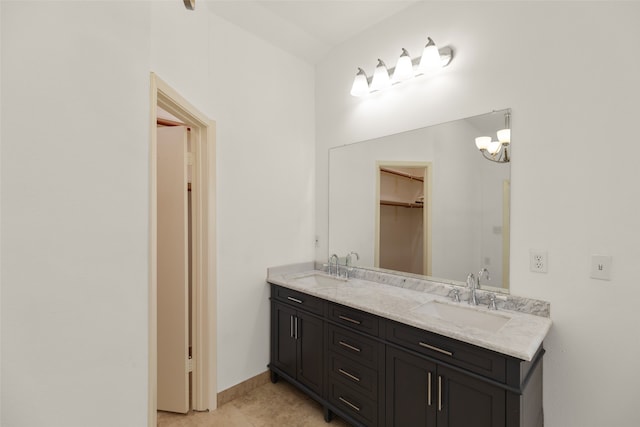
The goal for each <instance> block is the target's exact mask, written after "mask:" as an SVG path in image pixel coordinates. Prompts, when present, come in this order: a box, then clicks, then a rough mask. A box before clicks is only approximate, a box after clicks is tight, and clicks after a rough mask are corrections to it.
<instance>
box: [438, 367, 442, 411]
mask: <svg viewBox="0 0 640 427" xmlns="http://www.w3.org/2000/svg"><path fill="white" fill-rule="evenodd" d="M438 411H442V377H441V376H440V375H438Z"/></svg>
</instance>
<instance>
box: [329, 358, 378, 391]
mask: <svg viewBox="0 0 640 427" xmlns="http://www.w3.org/2000/svg"><path fill="white" fill-rule="evenodd" d="M329 370H330V371H329V376H330V377H331V381H337V382H343V383H345V384H349V386H350V387H351V388H353V389H354V390H355V391H358V392H360V393H361V394H362V395H364V396H366V397H367V398H369V399H371V400H376V399H377V396H378V372H377V371H375V370H373V369H370V368H367V367H365V366H363V365H362V364H360V363H357V362H354V361H352V360H350V359H348V358H346V357H342V356H339V355H337V354H335V353H329Z"/></svg>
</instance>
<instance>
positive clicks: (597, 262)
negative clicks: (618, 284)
mask: <svg viewBox="0 0 640 427" xmlns="http://www.w3.org/2000/svg"><path fill="white" fill-rule="evenodd" d="M612 264H613V257H611V256H605V255H592V256H591V277H592V278H594V279H599V280H611V267H612Z"/></svg>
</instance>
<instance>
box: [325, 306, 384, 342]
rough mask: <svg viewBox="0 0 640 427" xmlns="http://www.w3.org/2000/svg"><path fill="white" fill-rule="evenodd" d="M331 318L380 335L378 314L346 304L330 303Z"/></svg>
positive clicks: (361, 330) (329, 316) (374, 334)
mask: <svg viewBox="0 0 640 427" xmlns="http://www.w3.org/2000/svg"><path fill="white" fill-rule="evenodd" d="M328 318H329V320H333V321H334V322H336V323H339V324H342V325H345V326H348V327H350V328H353V329H356V330H358V331H360V332H364V333H366V334H369V335H373V336H376V337H377V336H378V316H375V315H373V314H370V313H365V312H364V311H360V310H356V309H355V308H351V307H345V306H344V305H340V304H335V303H329V315H328Z"/></svg>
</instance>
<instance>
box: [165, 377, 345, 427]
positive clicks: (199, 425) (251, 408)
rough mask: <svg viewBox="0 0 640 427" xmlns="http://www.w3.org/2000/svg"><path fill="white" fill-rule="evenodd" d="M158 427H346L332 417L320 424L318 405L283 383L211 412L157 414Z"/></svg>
mask: <svg viewBox="0 0 640 427" xmlns="http://www.w3.org/2000/svg"><path fill="white" fill-rule="evenodd" d="M158 427H349V424H347V423H346V422H344V421H343V420H341V419H340V418H338V417H334V419H333V421H332V422H331V423H330V424H327V423H325V421H324V412H323V409H322V406H321V405H320V404H319V403H317V402H316V401H314V400H313V399H311V398H309V397H307V396H306V395H305V394H303V393H302V392H300V391H299V390H298V389H296V388H295V387H293V386H292V385H291V384H288V383H286V382H284V381H279V382H278V383H277V384H271V383H268V384H265V385H263V386H260V387H258V388H256V389H254V390H253V391H251V392H250V393H247V394H246V395H244V396H241V397H239V398H237V399H235V400H232V401H231V402H229V403H227V404H226V405H223V406H221V407H220V408H218V409H217V410H216V411H213V412H192V413H189V414H187V415H182V414H171V413H168V412H158Z"/></svg>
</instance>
